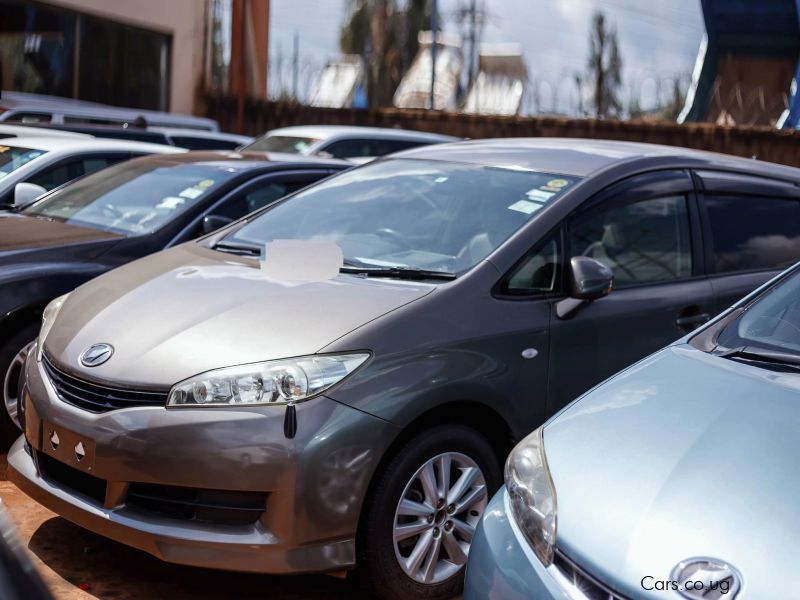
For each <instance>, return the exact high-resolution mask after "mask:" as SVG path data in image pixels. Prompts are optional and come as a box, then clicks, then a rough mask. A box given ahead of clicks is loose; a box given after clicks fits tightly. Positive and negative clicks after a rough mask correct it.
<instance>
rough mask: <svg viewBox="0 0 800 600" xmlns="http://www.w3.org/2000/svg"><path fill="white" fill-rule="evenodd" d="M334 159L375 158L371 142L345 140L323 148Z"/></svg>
mask: <svg viewBox="0 0 800 600" xmlns="http://www.w3.org/2000/svg"><path fill="white" fill-rule="evenodd" d="M320 152H326V153H327V154H328V155H330V156H331V157H332V158H363V157H369V156H373V154H372V145H371V144H370V140H343V141H341V142H334V143H333V144H331V145H330V146H328V147H326V148H323V149H322V150H320Z"/></svg>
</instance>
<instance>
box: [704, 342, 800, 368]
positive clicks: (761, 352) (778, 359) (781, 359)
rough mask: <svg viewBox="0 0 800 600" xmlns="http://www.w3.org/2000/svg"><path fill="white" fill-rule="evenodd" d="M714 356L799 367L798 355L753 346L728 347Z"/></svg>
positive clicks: (799, 358) (799, 357)
mask: <svg viewBox="0 0 800 600" xmlns="http://www.w3.org/2000/svg"><path fill="white" fill-rule="evenodd" d="M716 356H719V357H720V358H727V359H731V360H735V359H737V358H738V359H742V360H747V361H753V362H762V363H770V364H774V365H782V366H786V367H791V368H793V369H800V355H797V354H790V353H788V352H777V351H775V350H767V349H765V348H755V347H753V346H739V347H738V348H730V349H728V350H723V351H722V352H719V353H717V354H716Z"/></svg>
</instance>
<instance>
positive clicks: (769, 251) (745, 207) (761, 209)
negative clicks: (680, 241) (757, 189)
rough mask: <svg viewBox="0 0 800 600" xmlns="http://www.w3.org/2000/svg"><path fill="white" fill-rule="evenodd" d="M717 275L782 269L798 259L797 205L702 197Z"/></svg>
mask: <svg viewBox="0 0 800 600" xmlns="http://www.w3.org/2000/svg"><path fill="white" fill-rule="evenodd" d="M705 205H706V210H707V212H708V220H709V223H710V225H711V237H712V241H711V243H712V252H713V265H714V270H715V271H716V272H717V273H730V272H733V271H754V270H768V269H783V268H784V267H788V266H790V265H792V264H793V263H794V262H795V261H797V260H798V259H800V202H798V201H797V200H785V199H778V198H759V197H756V196H751V197H747V196H741V197H737V196H706V197H705Z"/></svg>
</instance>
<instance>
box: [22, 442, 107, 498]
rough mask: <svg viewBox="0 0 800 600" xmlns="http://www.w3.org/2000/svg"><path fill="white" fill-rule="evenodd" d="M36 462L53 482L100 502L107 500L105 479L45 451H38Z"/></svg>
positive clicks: (44, 474) (43, 473)
mask: <svg viewBox="0 0 800 600" xmlns="http://www.w3.org/2000/svg"><path fill="white" fill-rule="evenodd" d="M36 462H37V463H38V464H39V470H40V471H41V473H42V476H43V477H44V478H45V479H47V480H49V481H50V482H51V483H55V484H58V485H59V486H62V487H65V488H67V489H69V490H72V491H73V492H77V493H79V494H81V495H83V496H86V497H88V498H90V499H92V500H94V501H95V502H97V503H98V504H103V502H104V501H105V499H106V482H105V480H104V479H100V478H99V477H95V476H94V475H89V474H88V473H84V472H83V471H79V470H78V469H76V468H74V467H70V466H69V465H67V464H64V463H62V462H60V461H57V460H56V459H55V458H52V457H51V456H48V455H47V454H45V453H44V452H37V453H36Z"/></svg>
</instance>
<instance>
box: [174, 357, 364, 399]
mask: <svg viewBox="0 0 800 600" xmlns="http://www.w3.org/2000/svg"><path fill="white" fill-rule="evenodd" d="M367 358H369V354H366V353H363V354H338V355H320V356H303V357H300V358H290V359H286V360H271V361H267V362H262V363H254V364H250V365H241V366H238V367H228V368H224V369H217V370H215V371H208V372H207V373H201V374H200V375H196V376H195V377H190V378H189V379H186V380H185V381H182V382H180V383H178V384H176V385H175V386H173V388H172V389H171V390H170V392H169V400H168V401H167V406H231V405H241V404H247V405H253V404H294V403H296V402H302V401H303V400H307V399H309V398H311V397H312V396H315V395H317V394H319V393H321V392H324V391H325V390H326V389H328V388H329V387H331V386H332V385H334V384H336V383H339V382H340V381H341V380H342V379H344V378H345V377H347V376H348V375H350V374H351V373H352V372H353V371H355V370H356V369H357V368H358V367H360V366H361V364H362V363H363V362H364V361H365V360H367Z"/></svg>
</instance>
